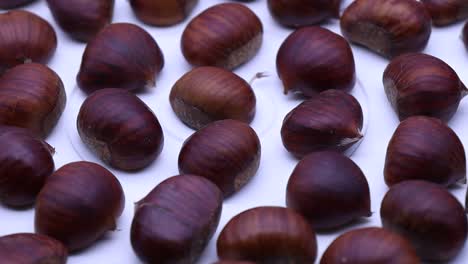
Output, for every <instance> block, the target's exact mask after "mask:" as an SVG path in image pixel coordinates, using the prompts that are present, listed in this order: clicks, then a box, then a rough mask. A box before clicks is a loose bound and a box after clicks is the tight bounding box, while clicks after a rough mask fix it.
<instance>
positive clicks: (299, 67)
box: [276, 26, 356, 97]
mask: <svg viewBox="0 0 468 264" xmlns="http://www.w3.org/2000/svg"><path fill="white" fill-rule="evenodd" d="M276 70H277V72H278V76H279V77H280V79H281V81H282V82H283V86H284V93H285V94H287V93H288V92H300V93H302V94H303V95H305V96H307V97H312V96H315V95H316V94H318V93H320V92H322V91H324V90H329V89H338V90H343V91H350V90H351V89H352V88H353V87H354V84H355V82H356V69H355V64H354V57H353V52H352V51H351V47H350V46H349V44H348V42H347V41H346V40H345V39H344V38H343V37H341V36H340V35H338V34H335V33H333V32H332V31H330V30H328V29H325V28H321V27H315V26H312V27H303V28H300V29H298V30H296V31H294V32H293V33H292V34H291V35H289V36H288V37H287V38H286V40H285V41H284V42H283V44H281V47H280V49H279V50H278V54H277V56H276Z"/></svg>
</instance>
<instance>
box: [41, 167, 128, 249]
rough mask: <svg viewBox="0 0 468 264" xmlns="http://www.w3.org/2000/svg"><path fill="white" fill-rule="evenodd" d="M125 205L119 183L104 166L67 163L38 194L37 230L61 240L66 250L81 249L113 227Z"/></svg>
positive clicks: (48, 180)
mask: <svg viewBox="0 0 468 264" xmlns="http://www.w3.org/2000/svg"><path fill="white" fill-rule="evenodd" d="M124 204H125V198H124V193H123V190H122V186H121V185H120V183H119V181H118V180H117V178H116V177H115V176H114V175H113V174H112V173H111V172H109V171H108V170H107V169H105V168H104V167H101V166H99V165H98V164H95V163H91V162H86V161H81V162H73V163H69V164H67V165H65V166H63V167H61V168H60V169H58V170H57V171H56V172H55V173H53V174H52V175H51V176H50V177H49V178H48V179H47V181H46V184H45V185H44V188H42V190H41V192H40V193H39V195H38V197H37V202H36V215H35V220H34V221H35V222H34V224H35V229H36V233H39V234H43V235H47V236H50V237H53V238H55V239H57V240H59V241H61V242H62V243H63V244H64V245H65V246H66V247H67V248H68V250H69V251H77V250H81V249H84V248H86V247H88V246H90V245H91V244H93V243H94V242H95V241H96V240H98V239H100V238H101V237H102V236H104V235H105V233H106V232H107V231H109V230H115V228H116V219H117V218H118V217H119V216H120V215H121V214H122V212H123V209H124Z"/></svg>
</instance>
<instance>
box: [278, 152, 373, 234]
mask: <svg viewBox="0 0 468 264" xmlns="http://www.w3.org/2000/svg"><path fill="white" fill-rule="evenodd" d="M286 204H287V206H288V208H291V209H294V210H295V211H296V212H298V213H300V214H301V215H303V216H304V217H305V218H306V219H307V220H308V221H309V223H310V225H311V226H312V227H313V228H314V229H315V230H326V229H332V228H338V227H341V226H343V225H345V224H348V223H350V222H352V221H354V220H357V219H359V218H361V217H370V216H371V215H372V213H371V207H370V206H371V201H370V191H369V184H368V183H367V179H366V177H365V176H364V174H363V173H362V171H361V169H360V168H359V167H358V166H357V165H356V163H354V162H353V161H352V160H351V159H350V158H348V157H346V156H344V155H343V154H341V153H338V152H333V151H323V152H315V153H312V154H309V155H307V156H306V157H305V158H304V159H302V160H301V161H300V162H299V163H298V164H297V166H296V167H295V169H294V171H293V172H292V174H291V177H290V178H289V182H288V186H287V191H286Z"/></svg>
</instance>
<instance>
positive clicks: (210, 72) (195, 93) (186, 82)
mask: <svg viewBox="0 0 468 264" xmlns="http://www.w3.org/2000/svg"><path fill="white" fill-rule="evenodd" d="M169 101H170V103H171V106H172V109H173V110H174V112H175V113H176V115H177V117H179V119H180V120H182V122H184V123H185V124H186V125H187V126H189V127H191V128H193V129H200V128H202V127H204V126H205V125H207V124H209V123H211V122H214V121H217V120H223V119H235V120H239V121H242V122H246V123H250V122H251V121H252V119H253V118H254V116H255V105H256V98H255V94H254V92H253V91H252V88H251V87H250V85H249V84H248V83H247V82H246V81H244V79H242V78H240V77H239V76H237V75H236V74H234V73H232V72H230V71H227V70H224V69H222V68H217V67H198V68H195V69H193V70H192V71H190V72H188V73H186V74H185V75H184V76H182V77H181V78H180V79H179V80H178V81H177V82H176V83H175V84H174V86H173V87H172V90H171V94H170V96H169Z"/></svg>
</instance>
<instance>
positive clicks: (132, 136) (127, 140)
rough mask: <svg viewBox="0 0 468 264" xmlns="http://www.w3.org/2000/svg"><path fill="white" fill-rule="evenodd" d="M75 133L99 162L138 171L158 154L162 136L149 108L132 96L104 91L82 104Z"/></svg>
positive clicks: (122, 92) (97, 92) (91, 96)
mask: <svg viewBox="0 0 468 264" xmlns="http://www.w3.org/2000/svg"><path fill="white" fill-rule="evenodd" d="M77 127H78V133H79V135H80V137H81V140H82V141H83V142H84V143H85V144H86V146H87V147H88V148H89V149H90V150H91V151H92V152H93V153H95V154H96V155H97V156H99V158H100V159H101V160H103V161H104V162H105V163H107V164H109V165H110V166H112V167H115V168H117V169H121V170H139V169H142V168H144V167H146V166H148V165H150V164H151V163H152V162H153V161H154V160H155V159H156V158H157V157H158V156H159V154H160V153H161V150H162V148H163V145H164V135H163V131H162V128H161V125H160V124H159V121H158V119H157V118H156V116H155V115H154V113H153V112H152V111H151V109H150V108H149V107H148V106H147V105H146V104H145V103H144V102H143V101H141V100H140V99H139V98H138V97H137V96H136V95H134V94H132V93H130V92H128V91H126V90H122V89H116V88H107V89H102V90H98V91H96V92H94V93H92V94H91V95H90V96H88V97H87V98H86V100H85V101H84V102H83V105H82V106H81V108H80V112H79V113H78V119H77Z"/></svg>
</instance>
